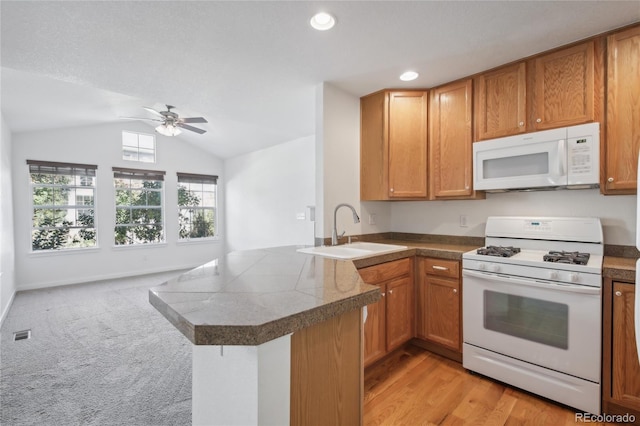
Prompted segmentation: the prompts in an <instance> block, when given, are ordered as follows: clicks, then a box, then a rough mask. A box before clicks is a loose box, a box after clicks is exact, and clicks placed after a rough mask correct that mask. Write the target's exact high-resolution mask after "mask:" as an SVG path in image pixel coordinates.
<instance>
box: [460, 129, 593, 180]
mask: <svg viewBox="0 0 640 426" xmlns="http://www.w3.org/2000/svg"><path fill="white" fill-rule="evenodd" d="M599 183H600V123H589V124H581V125H579V126H571V127H563V128H560V129H552V130H545V131H541V132H534V133H526V134H522V135H516V136H508V137H505V138H499V139H491V140H486V141H481V142H475V143H474V144H473V185H474V189H476V190H484V191H489V192H502V191H508V190H532V189H559V188H569V189H582V188H595V187H598V186H599Z"/></svg>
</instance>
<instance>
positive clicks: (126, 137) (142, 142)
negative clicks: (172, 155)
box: [122, 131, 156, 163]
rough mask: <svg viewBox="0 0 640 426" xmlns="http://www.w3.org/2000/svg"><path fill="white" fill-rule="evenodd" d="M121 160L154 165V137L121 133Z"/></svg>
mask: <svg viewBox="0 0 640 426" xmlns="http://www.w3.org/2000/svg"><path fill="white" fill-rule="evenodd" d="M122 158H123V159H124V160H129V161H139V162H141V163H155V162H156V137H155V136H154V135H147V134H145V133H133V132H127V131H123V132H122Z"/></svg>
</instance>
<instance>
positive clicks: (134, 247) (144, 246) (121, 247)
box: [111, 241, 167, 250]
mask: <svg viewBox="0 0 640 426" xmlns="http://www.w3.org/2000/svg"><path fill="white" fill-rule="evenodd" d="M164 247H167V242H166V241H165V242H162V243H147V244H126V245H113V246H111V248H112V249H113V250H140V249H148V248H164Z"/></svg>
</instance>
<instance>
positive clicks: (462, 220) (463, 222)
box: [460, 214, 469, 228]
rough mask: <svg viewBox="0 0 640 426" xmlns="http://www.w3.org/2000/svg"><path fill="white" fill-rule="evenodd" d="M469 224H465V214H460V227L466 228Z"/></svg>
mask: <svg viewBox="0 0 640 426" xmlns="http://www.w3.org/2000/svg"><path fill="white" fill-rule="evenodd" d="M468 226H469V225H468V224H467V215H466V214H461V215H460V227H461V228H466V227H468Z"/></svg>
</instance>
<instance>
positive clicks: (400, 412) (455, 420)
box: [364, 345, 612, 426]
mask: <svg viewBox="0 0 640 426" xmlns="http://www.w3.org/2000/svg"><path fill="white" fill-rule="evenodd" d="M575 413H576V412H575V411H573V410H571V409H569V408H567V407H565V406H562V405H559V404H555V403H553V402H551V401H548V400H545V399H542V398H540V397H537V396H534V395H532V394H529V393H527V392H523V391H520V390H517V389H515V388H512V387H510V386H506V385H504V384H501V383H499V382H496V381H493V380H490V379H487V378H486V377H483V376H481V375H477V374H471V373H469V372H468V371H466V370H465V369H464V368H463V367H462V365H461V364H459V363H457V362H454V361H451V360H448V359H446V358H443V357H441V356H438V355H436V354H433V353H431V352H428V351H426V350H424V349H421V348H417V347H415V346H413V345H408V346H407V347H405V348H403V349H401V350H399V351H396V352H394V353H393V354H392V355H390V357H388V358H386V359H384V360H382V361H381V362H379V363H377V364H375V365H373V366H371V367H370V368H368V369H367V370H366V371H365V378H364V424H365V426H372V425H411V426H414V425H415V426H418V425H463V424H465V425H545V426H546V425H549V426H559V425H575V424H583V423H582V422H576V417H575ZM588 424H590V425H612V423H588Z"/></svg>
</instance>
